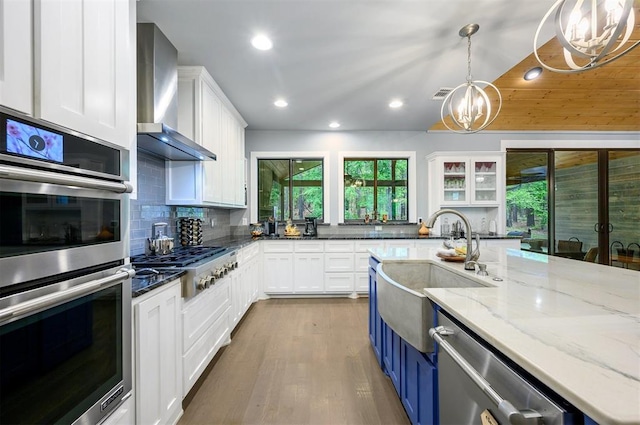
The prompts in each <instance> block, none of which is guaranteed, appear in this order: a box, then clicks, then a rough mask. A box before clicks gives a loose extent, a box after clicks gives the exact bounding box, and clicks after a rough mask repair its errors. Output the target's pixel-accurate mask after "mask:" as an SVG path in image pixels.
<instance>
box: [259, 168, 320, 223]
mask: <svg viewBox="0 0 640 425" xmlns="http://www.w3.org/2000/svg"><path fill="white" fill-rule="evenodd" d="M323 196H324V195H323V161H322V159H306V158H305V159H295V158H286V159H258V220H260V221H264V220H268V219H269V218H270V217H274V218H275V219H276V220H278V221H285V220H288V219H291V220H292V221H294V222H296V221H298V222H300V221H302V220H304V218H305V217H317V218H318V221H320V222H322V220H323V217H324V213H323Z"/></svg>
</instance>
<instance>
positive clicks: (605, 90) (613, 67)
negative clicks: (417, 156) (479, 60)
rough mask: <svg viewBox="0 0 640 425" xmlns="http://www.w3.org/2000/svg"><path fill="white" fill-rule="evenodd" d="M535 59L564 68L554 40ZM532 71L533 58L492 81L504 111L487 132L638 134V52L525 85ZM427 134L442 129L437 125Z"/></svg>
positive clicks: (637, 35)
mask: <svg viewBox="0 0 640 425" xmlns="http://www.w3.org/2000/svg"><path fill="white" fill-rule="evenodd" d="M636 3H638V2H636ZM639 9H640V7H638V5H637V4H635V5H634V8H633V10H634V12H635V14H636V27H635V29H634V32H633V34H632V36H631V39H630V41H629V44H631V42H632V41H633V42H635V41H637V40H638V39H640V10H639ZM531 37H532V38H533V34H532V35H531ZM538 54H539V55H540V57H541V58H542V59H543V60H544V61H545V62H546V63H548V64H550V65H552V66H554V67H558V68H559V67H566V65H565V66H563V64H564V58H563V55H562V49H561V47H560V43H559V42H558V40H557V39H556V38H553V39H551V40H550V41H549V42H547V43H546V44H544V45H543V46H541V47H540V48H539V49H538ZM473 59H474V58H473V57H472V60H473ZM536 66H539V64H538V61H537V60H536V58H535V56H534V55H533V53H532V54H531V55H529V56H528V57H526V58H525V59H524V60H523V61H521V62H520V63H519V64H517V65H516V66H514V67H513V68H511V69H510V70H509V71H507V72H506V73H504V74H503V75H502V76H500V77H499V78H498V79H496V80H495V81H493V84H495V85H496V86H497V87H498V89H499V90H500V92H501V94H502V98H503V99H502V110H501V111H500V114H499V115H498V117H497V118H496V120H495V121H494V122H493V123H492V124H491V125H490V126H489V127H487V128H486V131H590V132H592V131H605V132H610V131H640V47H638V48H635V49H633V50H632V51H631V52H629V53H628V54H626V55H625V56H623V57H622V58H620V59H617V60H615V61H613V62H611V63H609V64H607V65H604V66H602V67H600V68H596V69H594V70H590V71H584V72H580V73H577V74H560V73H557V72H551V71H548V70H546V69H545V70H544V71H543V73H542V75H541V76H540V77H538V78H537V79H535V80H531V81H525V80H524V78H523V76H524V74H525V72H526V71H527V70H529V69H531V68H533V67H536ZM481 77H482V76H474V78H478V79H482V78H481ZM496 104H497V102H496V100H495V98H494V99H493V100H492V105H496ZM429 130H430V131H437V130H445V131H446V128H445V126H444V125H443V124H442V122H441V121H439V122H438V123H436V124H434V125H433V126H432V127H431V128H430V129H429Z"/></svg>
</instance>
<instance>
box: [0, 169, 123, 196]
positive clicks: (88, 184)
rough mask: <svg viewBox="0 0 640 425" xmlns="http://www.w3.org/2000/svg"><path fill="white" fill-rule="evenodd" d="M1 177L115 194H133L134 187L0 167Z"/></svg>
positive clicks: (45, 172)
mask: <svg viewBox="0 0 640 425" xmlns="http://www.w3.org/2000/svg"><path fill="white" fill-rule="evenodd" d="M0 177H2V178H4V179H10V180H19V181H30V182H36V183H53V184H60V185H66V186H78V187H83V188H87V189H97V190H107V191H109V192H115V193H131V192H132V191H133V187H132V186H131V185H130V184H128V183H119V182H110V181H107V180H99V179H92V178H90V177H82V176H74V175H71V174H62V173H52V172H50V171H42V170H35V169H30V168H20V167H13V166H11V165H0Z"/></svg>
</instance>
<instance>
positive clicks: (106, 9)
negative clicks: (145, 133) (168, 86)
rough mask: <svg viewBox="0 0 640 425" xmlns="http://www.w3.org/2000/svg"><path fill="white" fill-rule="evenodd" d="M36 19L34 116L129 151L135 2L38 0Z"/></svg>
mask: <svg viewBox="0 0 640 425" xmlns="http://www.w3.org/2000/svg"><path fill="white" fill-rule="evenodd" d="M34 17H35V19H34V34H35V37H34V45H35V48H36V51H35V55H34V57H35V58H36V61H35V63H36V68H35V75H34V81H35V87H36V90H37V92H36V94H35V98H36V99H38V100H39V102H36V104H35V115H36V116H38V117H40V118H43V119H45V120H47V121H51V122H54V123H57V124H60V125H62V126H65V127H68V128H71V129H73V130H77V131H80V132H82V133H86V134H88V135H91V136H94V137H97V138H100V139H103V140H107V141H109V142H112V143H115V144H117V145H119V146H123V147H125V148H127V149H129V148H130V145H131V143H132V142H133V141H134V139H135V138H134V137H133V135H134V134H135V116H136V113H135V105H134V102H135V95H134V94H135V83H136V82H135V55H136V51H135V50H136V46H135V1H132V0H127V1H122V0H111V1H87V0H47V1H36V2H34Z"/></svg>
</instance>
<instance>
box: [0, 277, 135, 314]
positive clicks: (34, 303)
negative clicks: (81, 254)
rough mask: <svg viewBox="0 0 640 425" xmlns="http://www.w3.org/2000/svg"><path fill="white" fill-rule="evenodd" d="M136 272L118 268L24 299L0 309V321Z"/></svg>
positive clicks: (113, 283) (111, 283)
mask: <svg viewBox="0 0 640 425" xmlns="http://www.w3.org/2000/svg"><path fill="white" fill-rule="evenodd" d="M135 274H136V272H135V270H132V269H125V268H122V269H119V270H118V271H117V272H116V273H115V274H114V275H112V276H107V277H103V278H101V279H96V280H92V281H91V282H87V283H83V284H82V285H78V286H74V287H73V288H71V289H67V290H64V291H60V292H56V293H53V294H49V295H45V296H43V297H40V298H36V299H34V300H31V301H26V302H24V303H20V304H17V305H14V306H10V307H7V308H5V309H3V310H0V323H4V322H6V321H8V320H10V319H15V318H18V317H21V316H27V315H29V314H31V313H35V312H37V311H40V310H42V309H44V308H47V307H51V306H53V305H57V304H61V303H63V302H65V301H68V300H72V299H75V298H79V297H81V296H84V295H87V294H90V293H92V292H96V291H97V290H98V288H102V287H108V286H113V285H115V284H116V283H119V282H122V281H123V280H126V279H129V278H132V277H133V276H135Z"/></svg>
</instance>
